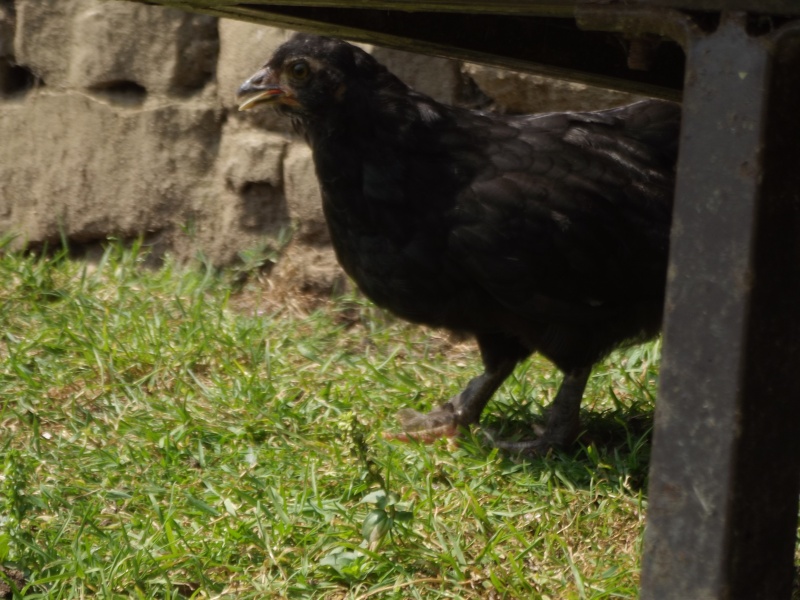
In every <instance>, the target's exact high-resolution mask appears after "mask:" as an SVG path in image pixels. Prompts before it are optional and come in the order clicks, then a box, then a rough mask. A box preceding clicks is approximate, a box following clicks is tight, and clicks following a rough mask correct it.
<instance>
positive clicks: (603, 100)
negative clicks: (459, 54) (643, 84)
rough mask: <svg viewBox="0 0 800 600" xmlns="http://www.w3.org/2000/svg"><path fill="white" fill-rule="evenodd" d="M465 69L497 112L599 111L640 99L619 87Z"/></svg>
mask: <svg viewBox="0 0 800 600" xmlns="http://www.w3.org/2000/svg"><path fill="white" fill-rule="evenodd" d="M463 71H464V73H465V74H466V75H467V76H469V77H471V78H472V80H473V81H474V82H475V83H476V84H477V85H478V87H479V88H480V89H481V90H482V91H483V92H484V93H485V94H486V95H488V96H489V97H490V98H492V100H494V104H495V108H496V109H497V110H498V111H500V112H505V113H509V114H524V113H534V112H549V111H563V110H576V111H577V110H598V109H602V108H611V107H612V106H620V105H623V104H628V103H630V102H634V101H636V100H638V99H640V97H638V96H634V95H632V94H626V93H624V92H618V91H616V90H608V89H604V88H599V87H594V86H590V85H585V84H582V83H573V82H569V81H562V80H559V79H551V78H549V77H543V76H541V75H533V74H529V73H520V72H517V71H508V70H504V69H496V68H494V67H485V66H482V65H476V64H465V65H464V66H463Z"/></svg>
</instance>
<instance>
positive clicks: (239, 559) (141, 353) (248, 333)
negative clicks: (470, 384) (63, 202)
mask: <svg viewBox="0 0 800 600" xmlns="http://www.w3.org/2000/svg"><path fill="white" fill-rule="evenodd" d="M145 260H146V253H145V252H144V251H143V250H142V249H141V248H139V247H137V246H136V245H134V247H133V248H127V249H126V248H123V247H122V246H121V245H119V244H110V245H109V246H108V249H107V250H106V251H105V252H104V253H103V254H102V257H101V258H99V259H98V260H94V261H89V262H87V261H81V260H76V259H72V258H70V257H69V255H68V254H67V253H65V252H56V253H49V254H47V255H39V256H34V255H27V254H20V253H12V252H6V253H3V252H2V250H1V249H0V335H1V336H2V341H0V565H2V570H1V571H0V573H2V574H0V590H3V589H4V590H5V596H6V597H13V598H22V597H23V596H24V597H25V598H49V599H65V598H86V597H99V598H187V597H189V598H325V599H336V600H341V599H352V600H356V599H358V600H364V599H367V598H376V599H377V598H396V599H406V598H426V599H439V598H463V599H473V598H474V599H478V598H490V599H491V598H509V599H511V598H550V599H556V598H558V599H571V598H595V599H599V598H635V597H637V591H636V590H637V583H638V575H637V571H638V568H639V553H640V550H641V539H642V532H643V522H644V512H645V508H646V495H645V493H646V475H647V461H648V454H649V449H650V435H649V434H650V428H651V424H652V408H653V396H654V395H655V389H656V384H657V378H658V369H657V367H658V354H659V352H658V342H654V343H652V344H649V345H645V346H640V347H637V348H633V349H629V350H626V351H624V352H619V353H615V354H613V355H612V356H611V357H610V358H609V359H608V360H606V361H605V362H604V363H602V364H601V365H599V366H598V367H597V368H596V370H595V372H594V374H593V377H592V379H591V381H590V383H589V387H588V389H587V396H586V399H585V403H584V418H585V423H586V433H585V435H584V436H583V437H582V438H581V443H580V444H578V445H576V446H575V447H574V448H573V449H571V450H569V451H567V452H555V453H552V454H551V455H549V456H547V457H542V458H537V459H528V460H521V459H519V458H518V457H514V456H509V455H507V454H504V453H502V452H498V451H497V450H495V449H492V448H491V447H489V445H488V444H487V443H485V442H484V439H483V437H482V436H481V434H480V432H479V431H477V430H476V431H475V432H473V434H472V435H471V436H466V437H464V438H463V439H461V440H459V441H458V443H454V442H453V441H450V442H449V443H448V442H447V441H441V442H437V443H436V444H433V445H427V446H426V445H419V444H404V443H400V442H390V441H386V440H385V439H383V437H382V435H381V433H382V431H384V430H392V429H394V428H396V423H395V421H394V418H393V414H394V413H395V412H396V411H397V410H398V409H400V408H402V407H406V406H411V407H415V408H420V407H421V408H429V407H431V406H432V405H435V404H437V403H438V402H440V401H441V400H442V399H444V398H446V397H448V396H450V395H452V394H454V393H456V392H457V391H458V390H459V389H460V388H461V386H463V385H464V384H465V383H466V382H467V381H468V380H469V378H470V377H472V376H473V375H475V374H476V373H477V372H478V370H479V367H480V366H479V361H478V357H477V352H476V351H475V349H474V348H473V346H472V345H471V343H469V342H464V341H458V340H454V339H452V338H450V337H448V336H447V335H446V334H444V333H442V332H436V331H430V330H425V329H423V328H419V327H412V326H408V325H405V324H403V323H400V322H398V321H396V320H393V319H391V318H390V317H388V316H387V315H386V314H384V313H382V312H381V311H379V310H377V309H375V308H373V307H371V306H370V305H369V304H368V303H367V302H365V301H364V300H362V299H360V298H359V297H358V296H356V295H354V294H349V295H346V296H344V297H341V298H337V299H335V300H331V301H327V302H325V303H323V304H322V305H321V306H320V307H319V308H316V309H314V310H311V311H308V312H303V311H300V310H298V309H297V308H292V306H295V305H296V304H297V303H292V302H286V303H278V302H275V301H274V300H269V297H268V294H267V293H266V292H265V289H267V286H266V285H265V284H264V283H263V282H262V281H260V280H259V278H258V277H251V278H250V280H249V281H248V282H247V283H245V284H244V285H243V286H240V288H241V289H237V287H236V285H235V284H236V282H240V281H241V280H242V278H241V277H239V275H241V273H233V272H218V271H215V270H213V269H210V268H207V267H205V266H203V265H202V263H200V264H198V265H194V266H191V267H181V266H178V265H175V264H172V263H169V262H168V263H167V264H166V265H164V266H163V267H161V268H159V269H157V270H154V269H152V268H146V267H145V266H144V262H145ZM234 290H235V291H234ZM559 380H560V375H559V374H558V372H557V371H555V370H554V369H553V368H552V367H551V366H550V365H549V364H548V363H547V362H546V361H544V360H541V359H536V358H534V359H533V360H531V361H529V362H527V363H525V364H524V365H521V366H520V368H519V369H518V370H517V371H516V373H515V375H514V377H513V378H511V379H510V380H509V381H508V382H507V383H506V384H505V385H504V386H503V387H502V388H501V390H500V391H499V392H498V394H497V396H496V398H495V400H494V401H493V402H492V403H491V404H490V405H489V409H488V411H487V413H486V414H485V415H484V421H485V422H486V423H487V424H488V425H490V426H491V427H493V428H494V429H497V430H500V431H501V433H503V434H504V435H506V436H509V437H511V436H515V435H518V433H519V431H520V430H523V431H524V430H525V429H528V428H529V427H530V424H531V423H534V422H535V421H536V420H537V419H539V418H540V415H541V412H542V407H543V406H545V405H546V404H547V402H548V401H549V400H550V399H551V398H552V397H553V395H554V393H555V390H556V388H557V385H558V382H559ZM521 424H523V425H524V427H520V425H521ZM2 595H3V594H2V593H0V596H2Z"/></svg>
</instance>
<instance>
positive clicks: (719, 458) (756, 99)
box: [641, 14, 800, 600]
mask: <svg viewBox="0 0 800 600" xmlns="http://www.w3.org/2000/svg"><path fill="white" fill-rule="evenodd" d="M763 29H764V22H763V21H759V22H757V23H756V22H754V21H753V20H752V19H749V20H748V18H747V17H746V16H745V15H743V14H728V15H723V19H722V21H721V23H720V25H719V27H718V28H717V29H716V30H715V31H713V32H711V33H698V32H695V33H693V34H692V35H691V36H690V39H689V40H688V41H687V43H686V54H687V65H686V69H687V70H686V84H685V88H684V116H683V125H682V132H681V150H680V159H679V163H678V183H677V189H676V202H675V209H674V216H673V228H672V242H671V244H672V246H671V254H670V269H669V275H668V291H667V303H666V309H665V325H664V351H663V357H662V367H661V382H660V389H659V395H658V402H657V404H656V417H655V431H654V440H653V454H652V459H651V466H650V488H649V494H648V496H649V508H648V522H647V530H646V534H645V555H644V557H643V571H642V593H641V598H642V599H643V600H673V599H674V600H678V599H680V600H689V599H691V600H701V599H702V600H705V599H708V600H711V599H713V600H723V599H724V600H758V599H764V600H780V599H788V598H790V595H791V586H792V578H793V575H794V567H793V563H794V548H795V543H796V535H797V533H796V532H797V515H798V494H799V493H800V35H798V31H800V28H799V27H798V26H797V24H796V23H795V24H789V25H787V26H784V28H783V29H781V30H779V31H775V32H764V31H763Z"/></svg>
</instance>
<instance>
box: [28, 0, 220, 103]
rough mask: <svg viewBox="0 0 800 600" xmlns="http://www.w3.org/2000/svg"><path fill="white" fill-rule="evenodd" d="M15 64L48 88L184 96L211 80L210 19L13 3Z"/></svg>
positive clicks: (86, 5) (122, 5) (55, 0)
mask: <svg viewBox="0 0 800 600" xmlns="http://www.w3.org/2000/svg"><path fill="white" fill-rule="evenodd" d="M17 15H18V26H17V31H16V36H15V54H16V58H17V62H19V63H20V64H23V65H25V66H27V67H28V68H30V69H31V70H33V71H34V73H36V75H37V76H38V77H39V78H41V79H42V80H44V82H45V84H46V85H48V86H50V87H56V88H66V89H90V90H91V89H96V90H99V91H102V90H106V89H116V88H119V87H120V86H121V85H122V84H127V85H129V86H130V84H131V83H132V84H135V85H136V86H139V87H141V88H142V89H143V90H146V91H147V92H149V93H155V94H161V95H165V94H178V95H180V94H186V93H188V92H192V91H194V90H198V89H200V88H202V87H203V86H204V85H205V84H206V83H207V82H208V81H210V80H211V79H212V77H213V71H214V66H215V62H216V56H217V50H218V38H217V21H216V19H214V18H212V17H208V16H202V15H192V14H189V13H185V12H182V11H179V10H176V9H168V8H163V7H160V6H147V5H144V4H137V3H133V2H107V1H104V0H72V1H71V2H64V0H19V2H18V6H17Z"/></svg>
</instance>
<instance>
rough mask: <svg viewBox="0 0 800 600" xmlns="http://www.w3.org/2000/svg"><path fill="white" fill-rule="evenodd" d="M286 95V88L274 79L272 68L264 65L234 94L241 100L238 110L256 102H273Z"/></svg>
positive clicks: (250, 106)
mask: <svg viewBox="0 0 800 600" xmlns="http://www.w3.org/2000/svg"><path fill="white" fill-rule="evenodd" d="M284 96H286V90H285V89H283V88H282V87H281V86H280V85H279V84H278V82H277V81H276V77H275V74H274V73H273V71H272V69H270V68H269V67H266V68H264V69H261V70H260V71H258V72H257V73H256V74H255V75H253V76H252V77H251V78H250V79H248V80H247V81H245V82H244V83H243V84H242V85H241V86H240V87H239V91H238V92H237V94H236V98H237V99H239V100H240V101H241V103H240V104H239V110H250V109H251V108H253V107H254V106H256V105H258V104H274V103H275V102H278V101H279V100H280V99H281V98H283V97H284Z"/></svg>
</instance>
